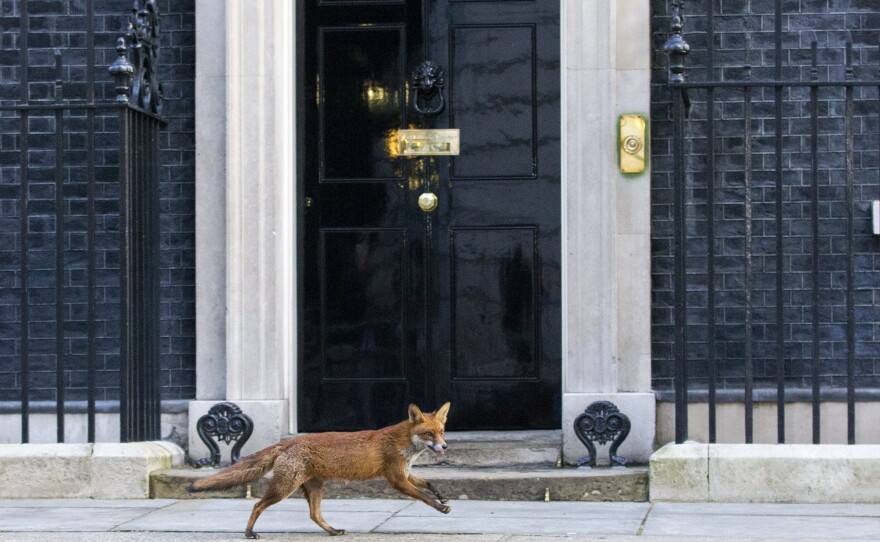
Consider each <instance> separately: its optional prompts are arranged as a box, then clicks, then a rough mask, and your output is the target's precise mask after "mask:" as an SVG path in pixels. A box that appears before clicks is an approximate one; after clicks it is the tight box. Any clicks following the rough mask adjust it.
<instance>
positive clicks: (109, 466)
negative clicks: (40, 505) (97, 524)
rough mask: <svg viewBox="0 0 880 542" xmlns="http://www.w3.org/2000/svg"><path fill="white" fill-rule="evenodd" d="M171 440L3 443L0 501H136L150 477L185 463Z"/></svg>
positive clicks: (144, 495) (146, 489)
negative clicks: (65, 499)
mask: <svg viewBox="0 0 880 542" xmlns="http://www.w3.org/2000/svg"><path fill="white" fill-rule="evenodd" d="M183 460H184V453H183V450H182V449H180V448H179V447H178V446H176V445H174V444H171V443H169V442H163V441H157V442H132V443H126V444H116V443H95V444H2V445H0V498H2V499H43V498H91V499H138V498H147V497H149V482H150V473H152V472H153V471H155V470H160V469H167V468H170V467H174V466H180V465H182V464H183Z"/></svg>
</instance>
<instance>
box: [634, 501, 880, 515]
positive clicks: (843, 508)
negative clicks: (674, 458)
mask: <svg viewBox="0 0 880 542" xmlns="http://www.w3.org/2000/svg"><path fill="white" fill-rule="evenodd" d="M651 510H652V515H655V516H656V515H660V514H679V515H692V516H705V515H709V516H711V515H724V516H810V517H815V516H833V517H847V516H851V517H880V504H789V503H769V504H768V503H671V502H658V503H654V506H653V507H652V509H651Z"/></svg>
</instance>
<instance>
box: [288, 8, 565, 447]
mask: <svg viewBox="0 0 880 542" xmlns="http://www.w3.org/2000/svg"><path fill="white" fill-rule="evenodd" d="M301 16H302V18H301V19H300V20H301V21H302V25H301V27H300V29H301V31H302V35H303V36H304V38H303V40H302V41H301V45H300V46H301V51H300V53H301V54H300V60H301V62H302V64H301V65H302V66H304V71H303V73H302V77H301V87H302V88H301V90H302V93H301V96H303V97H304V98H303V99H304V103H303V106H302V119H303V121H302V129H301V133H300V142H299V145H300V147H299V148H300V153H299V156H301V157H302V160H303V165H302V179H301V183H300V186H299V192H300V193H301V194H302V195H303V198H302V212H301V213H300V217H301V219H300V229H299V231H300V232H301V236H302V237H301V241H302V245H301V251H300V253H299V258H300V262H301V266H300V269H301V273H300V318H299V322H300V327H299V352H300V363H299V368H300V373H299V409H298V410H299V427H300V429H301V430H302V431H323V430H334V429H338V430H348V429H363V428H369V427H379V426H382V425H386V424H389V423H392V422H396V421H399V420H400V419H402V418H403V417H405V414H406V405H407V404H408V403H410V402H415V403H417V404H419V405H420V406H422V407H423V408H426V409H433V408H435V407H436V406H438V405H440V404H442V403H443V402H445V401H451V402H452V409H451V411H450V420H449V424H448V426H449V428H450V429H451V430H467V429H536V428H558V427H559V426H560V387H561V371H560V359H561V352H560V349H561V332H560V329H561V322H560V318H561V309H560V304H561V303H560V217H559V213H560V201H559V187H560V166H559V140H560V133H559V130H560V128H559V125H560V119H559V2H558V0H532V1H525V2H524V1H521V0H517V1H509V2H507V1H492V2H485V1H469V0H397V1H393V0H389V1H370V0H357V1H340V0H308V1H307V2H306V5H305V6H304V8H303V10H302V12H301ZM424 61H432V62H433V63H434V64H436V65H438V66H440V67H441V68H442V69H443V71H444V80H443V82H444V86H443V87H442V89H441V90H440V92H441V93H442V103H443V105H444V107H443V110H442V112H440V113H439V114H437V115H423V114H421V113H419V112H418V111H417V110H416V108H415V107H414V105H415V104H414V102H415V101H417V100H416V92H415V89H414V87H413V84H412V81H411V76H412V73H413V71H414V70H415V69H416V67H417V66H419V65H420V64H421V63H422V62H424ZM425 97H426V95H425V94H423V95H422V103H421V104H420V108H421V109H422V110H423V111H425V110H429V109H432V108H438V106H439V105H440V103H441V98H440V96H439V95H436V94H428V95H427V99H425ZM402 128H457V129H459V130H460V140H461V150H460V155H458V156H454V157H446V156H443V157H402V156H398V153H397V150H398V148H397V145H396V134H397V130H399V129H402ZM424 193H431V194H434V195H436V197H437V201H438V205H437V207H436V209H434V210H433V211H423V210H422V209H420V207H419V205H418V203H417V202H418V198H419V196H420V195H422V194H424Z"/></svg>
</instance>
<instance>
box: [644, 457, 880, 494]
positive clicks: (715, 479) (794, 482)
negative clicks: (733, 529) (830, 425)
mask: <svg viewBox="0 0 880 542" xmlns="http://www.w3.org/2000/svg"><path fill="white" fill-rule="evenodd" d="M650 499H651V501H675V502H728V503H732V502H743V503H748V502H763V503H800V504H809V503H878V502H880V446H878V445H846V444H702V443H697V442H685V443H684V444H667V445H666V446H663V447H662V448H661V449H659V450H657V451H656V452H655V453H654V454H653V455H652V456H651V461H650Z"/></svg>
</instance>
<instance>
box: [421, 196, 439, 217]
mask: <svg viewBox="0 0 880 542" xmlns="http://www.w3.org/2000/svg"><path fill="white" fill-rule="evenodd" d="M436 208H437V196H436V195H434V194H433V193H431V192H425V193H424V194H422V195H421V196H419V209H421V210H422V211H425V212H426V213H430V212H431V211H433V210H434V209H436Z"/></svg>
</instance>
